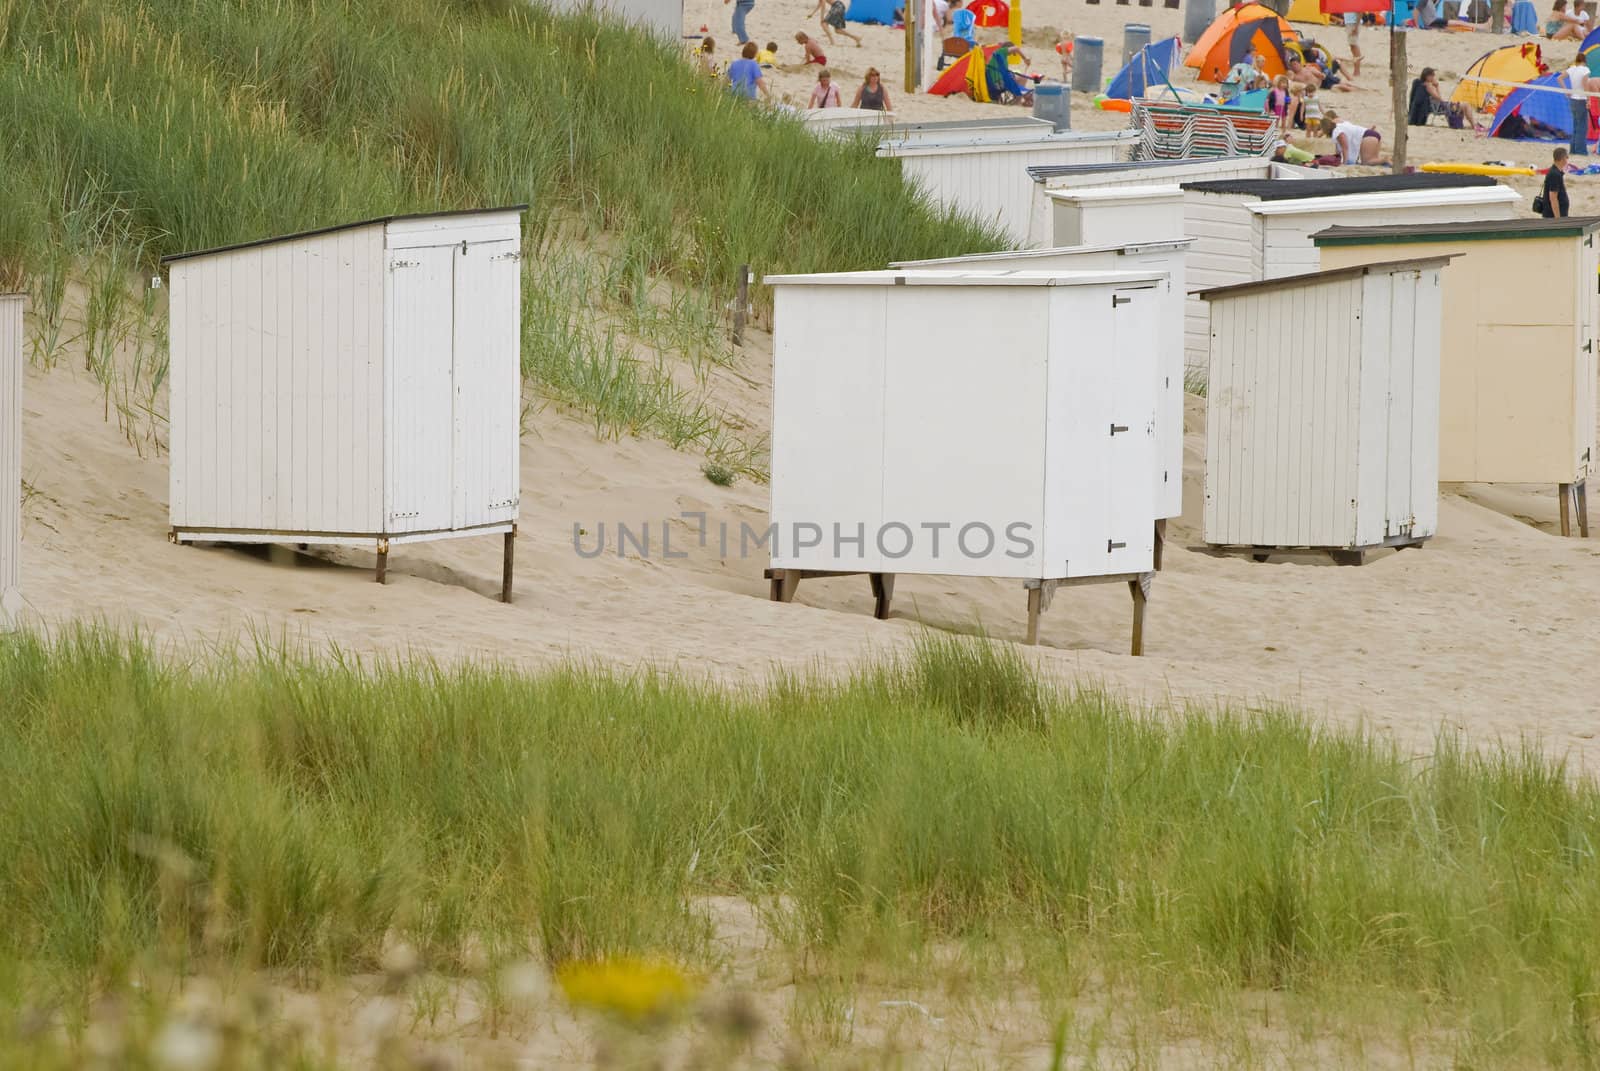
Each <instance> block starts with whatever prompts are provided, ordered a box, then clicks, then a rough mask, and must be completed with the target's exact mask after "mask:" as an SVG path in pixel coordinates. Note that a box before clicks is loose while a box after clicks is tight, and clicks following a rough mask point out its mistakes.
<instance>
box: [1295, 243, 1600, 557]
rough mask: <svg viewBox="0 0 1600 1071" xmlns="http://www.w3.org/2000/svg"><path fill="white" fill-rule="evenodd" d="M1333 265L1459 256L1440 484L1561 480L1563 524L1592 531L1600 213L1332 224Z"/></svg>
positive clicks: (1448, 277) (1442, 412)
mask: <svg viewBox="0 0 1600 1071" xmlns="http://www.w3.org/2000/svg"><path fill="white" fill-rule="evenodd" d="M1315 240H1316V243H1317V246H1318V251H1319V252H1320V254H1321V257H1322V263H1323V265H1324V266H1325V267H1334V268H1336V267H1345V266H1348V265H1351V264H1361V263H1367V262H1370V261H1380V260H1393V259H1395V258H1397V257H1415V256H1439V255H1451V256H1454V257H1455V258H1456V259H1455V260H1453V261H1452V262H1451V264H1450V270H1449V271H1447V272H1445V277H1444V283H1443V286H1444V332H1443V335H1442V345H1443V351H1444V354H1443V357H1442V359H1441V368H1440V370H1439V480H1440V481H1441V482H1443V483H1458V482H1459V483H1500V482H1504V483H1546V484H1555V485H1556V487H1557V494H1558V495H1559V496H1560V509H1559V515H1560V530H1561V534H1562V535H1571V534H1572V522H1573V520H1574V516H1573V514H1574V513H1575V514H1576V520H1577V522H1578V524H1577V528H1578V534H1579V535H1580V536H1585V537H1586V536H1588V534H1589V495H1588V488H1587V482H1588V478H1589V475H1590V474H1591V473H1593V472H1595V471H1597V467H1596V464H1595V390H1596V384H1595V377H1596V354H1595V344H1596V341H1597V340H1596V335H1597V333H1600V285H1597V284H1600V274H1597V273H1600V218H1588V219H1583V218H1573V217H1570V216H1569V217H1566V218H1563V219H1540V218H1538V217H1532V218H1523V219H1515V220H1478V221H1475V222H1465V223H1434V224H1426V223H1418V224H1404V225H1400V226H1393V227H1334V228H1331V229H1329V230H1326V231H1322V232H1320V233H1318V234H1317V235H1316V236H1315Z"/></svg>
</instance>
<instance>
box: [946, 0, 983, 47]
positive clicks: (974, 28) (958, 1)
mask: <svg viewBox="0 0 1600 1071" xmlns="http://www.w3.org/2000/svg"><path fill="white" fill-rule="evenodd" d="M950 36H952V37H959V38H961V40H963V41H965V42H966V43H967V47H968V48H977V47H978V16H976V15H974V14H973V13H972V12H970V11H968V10H967V7H966V4H964V3H963V2H962V0H950Z"/></svg>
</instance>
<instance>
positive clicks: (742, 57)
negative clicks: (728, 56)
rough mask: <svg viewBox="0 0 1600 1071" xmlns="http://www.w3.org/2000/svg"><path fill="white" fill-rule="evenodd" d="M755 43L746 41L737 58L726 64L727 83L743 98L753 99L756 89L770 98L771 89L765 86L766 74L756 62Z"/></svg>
mask: <svg viewBox="0 0 1600 1071" xmlns="http://www.w3.org/2000/svg"><path fill="white" fill-rule="evenodd" d="M757 51H758V49H757V48H756V43H755V42H754V41H746V42H745V43H744V47H743V48H741V49H740V50H739V58H738V59H736V60H734V61H733V62H732V63H730V64H728V85H730V86H732V87H733V92H734V94H735V95H736V96H740V97H743V98H744V99H745V100H755V99H756V91H757V90H760V91H761V95H762V96H763V97H766V98H767V99H768V100H771V99H772V90H770V89H768V88H767V79H766V74H765V72H764V71H762V69H761V64H759V63H757V62H756V52H757Z"/></svg>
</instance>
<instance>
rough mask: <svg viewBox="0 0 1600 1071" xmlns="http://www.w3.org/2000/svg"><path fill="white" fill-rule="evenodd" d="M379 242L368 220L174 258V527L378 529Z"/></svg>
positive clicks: (381, 239)
mask: <svg viewBox="0 0 1600 1071" xmlns="http://www.w3.org/2000/svg"><path fill="white" fill-rule="evenodd" d="M383 247H384V236H383V228H382V227H381V226H371V227H364V228H356V229H350V230H344V231H337V232H334V233H330V234H325V235H318V236H312V237H307V238H302V239H296V240H293V241H285V242H279V243H273V244H270V245H263V246H257V247H251V248H244V249H238V250H234V251H232V252H228V253H225V254H221V255H217V256H210V257H201V258H197V259H194V260H190V261H180V262H178V263H176V264H174V265H173V267H172V271H171V287H172V297H171V301H172V313H171V315H172V319H173V323H174V326H175V327H179V326H180V325H181V329H178V330H174V331H173V337H172V347H173V352H172V360H171V367H172V377H171V406H172V410H173V417H174V419H173V422H172V423H173V442H172V464H171V488H170V493H171V499H172V520H173V524H174V526H176V527H197V526H203V527H206V528H213V529H219V530H227V531H296V532H306V533H317V532H375V531H378V530H380V529H381V527H382V510H383V458H382V452H381V449H380V444H381V437H380V436H381V428H382V402H383V356H382V350H383V316H384V299H383V295H384V289H385V288H384V279H383V273H384V272H383V269H384V252H383Z"/></svg>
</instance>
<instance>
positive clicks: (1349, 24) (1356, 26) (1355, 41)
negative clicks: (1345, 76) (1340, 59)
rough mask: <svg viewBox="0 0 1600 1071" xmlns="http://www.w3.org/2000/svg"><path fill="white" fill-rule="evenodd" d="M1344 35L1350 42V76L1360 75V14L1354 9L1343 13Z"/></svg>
mask: <svg viewBox="0 0 1600 1071" xmlns="http://www.w3.org/2000/svg"><path fill="white" fill-rule="evenodd" d="M1344 35H1345V39H1346V40H1347V41H1349V43H1350V77H1352V78H1360V77H1361V16H1360V15H1359V14H1358V13H1357V12H1354V11H1347V12H1345V14H1344Z"/></svg>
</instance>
